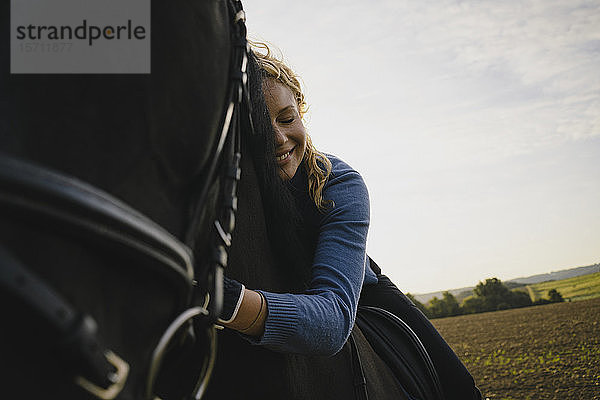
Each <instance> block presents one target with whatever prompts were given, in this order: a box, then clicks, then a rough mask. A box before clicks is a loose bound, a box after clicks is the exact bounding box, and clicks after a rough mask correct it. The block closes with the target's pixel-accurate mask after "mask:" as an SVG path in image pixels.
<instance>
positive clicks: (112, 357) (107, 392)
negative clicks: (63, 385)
mask: <svg viewBox="0 0 600 400" xmlns="http://www.w3.org/2000/svg"><path fill="white" fill-rule="evenodd" d="M104 357H106V359H107V360H108V362H110V363H111V364H112V365H113V366H114V367H115V368H116V369H117V371H116V372H115V373H114V374H112V376H111V377H110V378H111V379H110V380H111V381H112V382H113V384H112V385H110V386H109V387H107V388H106V389H105V388H102V387H100V386H98V385H95V384H93V383H92V382H90V381H88V380H87V379H85V378H84V377H82V376H77V377H76V378H75V383H77V384H78V385H79V386H81V387H82V388H83V389H85V390H87V391H88V392H90V393H91V394H93V395H94V396H96V397H97V398H99V399H102V400H112V399H114V398H115V397H117V395H118V394H119V393H120V392H121V390H123V387H124V386H125V382H126V381H127V375H129V364H128V363H127V362H126V361H124V360H123V359H122V358H121V357H119V356H118V355H116V354H115V353H113V352H112V351H110V350H108V351H106V352H105V353H104Z"/></svg>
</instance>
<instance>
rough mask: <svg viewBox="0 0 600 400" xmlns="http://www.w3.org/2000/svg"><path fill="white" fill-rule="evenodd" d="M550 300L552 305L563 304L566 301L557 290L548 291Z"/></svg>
mask: <svg viewBox="0 0 600 400" xmlns="http://www.w3.org/2000/svg"><path fill="white" fill-rule="evenodd" d="M548 300H550V302H552V303H562V302H563V301H565V299H564V298H563V297H562V294H560V292H559V291H558V290H556V289H550V290H548Z"/></svg>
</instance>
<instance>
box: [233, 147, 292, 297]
mask: <svg viewBox="0 0 600 400" xmlns="http://www.w3.org/2000/svg"><path fill="white" fill-rule="evenodd" d="M245 154H246V155H245V156H243V157H242V179H241V180H240V183H239V187H238V197H239V202H238V212H237V213H236V227H235V231H234V233H233V244H232V247H231V251H230V256H229V257H230V262H229V269H228V272H227V275H229V276H230V277H232V278H235V279H238V280H240V281H241V282H243V283H244V284H245V285H246V286H248V287H249V288H256V289H264V290H271V291H283V290H290V288H289V287H287V284H286V279H285V276H284V274H283V272H282V268H278V266H277V265H276V260H275V258H274V256H273V252H272V249H271V245H270V243H269V239H268V236H267V227H266V223H265V215H264V210H263V206H262V198H261V194H260V190H259V184H258V180H257V177H256V172H255V169H254V164H253V162H252V159H251V157H250V155H249V154H248V153H245Z"/></svg>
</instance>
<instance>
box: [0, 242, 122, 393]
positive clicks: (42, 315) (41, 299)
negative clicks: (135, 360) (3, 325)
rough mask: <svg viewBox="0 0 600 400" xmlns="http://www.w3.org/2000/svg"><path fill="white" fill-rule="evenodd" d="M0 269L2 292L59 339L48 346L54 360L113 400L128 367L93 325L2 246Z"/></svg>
mask: <svg viewBox="0 0 600 400" xmlns="http://www.w3.org/2000/svg"><path fill="white" fill-rule="evenodd" d="M0 267H1V268H0V286H1V287H2V288H3V290H4V291H6V292H7V293H10V294H11V295H12V296H13V297H14V298H16V299H18V300H19V301H21V302H22V303H25V304H26V305H27V306H28V308H29V309H30V310H32V311H33V314H35V315H34V316H35V317H37V318H39V319H41V320H43V321H45V322H46V325H47V326H48V329H49V331H48V332H45V333H46V335H48V336H52V337H57V338H59V340H57V341H53V342H52V343H51V344H50V345H54V346H55V347H56V348H55V349H54V350H56V354H57V357H59V358H60V359H61V361H65V360H66V361H67V362H68V364H69V365H70V366H71V367H72V368H71V369H72V370H73V371H79V372H80V373H82V375H79V376H77V377H76V379H75V381H76V383H77V384H78V385H79V386H81V387H82V388H84V389H85V390H87V391H88V392H90V393H92V394H93V395H94V396H96V397H98V398H100V399H107V400H110V399H113V398H115V397H116V396H117V395H118V394H119V392H120V391H121V390H122V389H123V386H124V385H125V382H126V380H127V374H128V372H129V365H128V364H127V363H126V362H125V361H123V360H122V359H121V358H120V357H118V356H117V355H116V354H114V353H113V352H112V351H110V350H109V349H107V348H106V347H105V346H103V344H102V340H101V339H100V337H99V335H98V326H97V324H96V321H94V319H93V318H92V317H90V316H89V315H87V314H83V313H80V312H78V311H77V310H75V309H74V308H73V307H72V306H71V305H70V304H69V303H67V302H66V301H65V300H64V299H63V298H62V297H61V296H60V295H59V294H58V293H57V292H56V291H55V290H54V289H52V288H51V287H50V286H49V285H48V284H47V283H46V282H44V281H43V280H42V279H40V278H38V277H37V276H36V275H35V274H34V273H33V272H31V271H30V270H28V269H27V268H26V267H25V266H24V265H23V264H22V263H21V262H19V261H18V260H17V259H16V258H15V257H14V256H13V255H12V254H11V253H9V252H8V250H7V249H5V248H4V246H2V245H0ZM27 318H29V319H30V318H31V315H28V316H27Z"/></svg>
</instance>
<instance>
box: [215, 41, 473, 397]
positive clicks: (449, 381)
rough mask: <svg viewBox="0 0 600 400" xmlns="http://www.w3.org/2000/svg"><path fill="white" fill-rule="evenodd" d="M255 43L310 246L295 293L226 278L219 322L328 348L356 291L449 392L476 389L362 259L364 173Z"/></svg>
mask: <svg viewBox="0 0 600 400" xmlns="http://www.w3.org/2000/svg"><path fill="white" fill-rule="evenodd" d="M258 47H260V49H261V50H264V51H265V52H264V53H261V52H258V51H257V52H256V53H255V54H256V57H257V59H258V63H259V65H260V68H261V70H262V73H263V75H264V77H265V78H266V79H264V82H263V93H264V98H265V102H266V105H267V108H268V111H269V118H270V121H271V124H272V126H273V131H274V135H275V145H276V151H275V155H276V162H277V165H278V168H279V176H280V178H281V179H282V180H283V181H286V182H287V183H288V188H289V189H290V191H291V193H292V195H293V197H294V199H295V202H296V205H297V206H298V209H299V211H300V214H301V217H302V222H303V226H304V228H305V231H306V232H308V234H307V240H306V243H305V246H306V248H308V249H309V251H310V252H311V254H313V255H314V256H313V258H312V260H313V261H312V268H311V271H310V281H309V282H308V284H307V288H306V290H305V291H303V292H302V293H299V294H292V293H272V292H267V291H261V290H249V289H247V288H245V287H244V285H242V284H241V283H239V282H237V281H235V280H232V279H226V280H225V307H224V312H223V314H222V318H221V320H220V322H221V323H222V324H223V325H224V326H226V327H227V328H230V329H234V330H236V331H238V332H240V333H242V334H244V335H245V337H246V338H247V339H248V340H249V341H251V342H252V343H254V344H257V345H263V346H267V347H268V348H270V349H272V350H276V351H282V352H292V353H302V354H321V355H332V354H335V353H336V352H338V351H339V350H340V349H341V348H342V346H343V345H344V343H345V342H346V340H347V339H348V336H349V335H350V331H351V330H352V327H353V326H354V320H355V317H356V312H357V307H358V303H359V300H360V302H361V304H365V305H369V304H372V305H376V306H379V307H382V308H385V309H387V310H388V311H391V312H392V313H394V314H396V315H398V316H399V317H400V318H402V319H403V320H404V321H405V322H407V323H408V324H409V325H411V327H412V328H413V330H415V331H416V333H417V334H418V335H419V336H420V338H421V340H422V341H423V342H424V344H425V346H426V347H427V349H428V350H429V351H430V353H431V356H432V359H433V361H434V363H435V364H436V368H437V369H438V373H439V375H440V379H441V380H442V385H443V387H444V390H445V395H446V398H447V399H455V398H456V399H469V398H479V395H478V391H477V389H476V388H475V385H474V382H473V379H472V377H471V376H470V375H469V373H468V371H467V370H466V369H465V367H464V366H463V365H462V363H461V362H460V360H458V358H457V357H456V355H455V354H454V353H453V352H452V350H451V349H450V348H449V347H448V345H447V344H446V343H445V341H444V340H443V339H442V338H441V337H440V336H439V334H438V333H437V331H436V330H435V328H433V326H432V325H431V324H430V323H429V321H428V320H427V318H426V317H425V316H423V314H422V313H420V312H419V311H418V310H417V309H416V307H415V306H414V305H413V304H412V303H411V302H410V300H408V299H407V298H406V296H404V295H403V294H402V293H401V292H400V291H399V290H398V289H397V288H396V287H395V286H394V285H393V283H392V282H391V281H390V280H389V279H388V278H387V277H386V276H384V275H382V274H381V270H380V269H379V267H377V265H376V264H375V263H372V262H370V259H369V258H368V257H367V255H366V239H367V233H368V227H369V198H368V192H367V189H366V186H365V184H364V181H363V180H362V178H361V176H360V175H359V174H358V172H356V171H355V170H354V169H352V168H351V167H350V166H348V165H347V164H346V163H344V162H343V161H342V160H340V159H338V158H337V157H335V156H332V155H325V154H323V153H321V152H319V151H317V150H316V149H315V147H314V146H313V144H312V142H311V139H310V137H309V136H308V134H307V132H306V129H305V127H304V125H303V122H302V118H303V116H304V114H305V112H306V108H307V106H306V102H305V100H304V95H303V93H302V90H301V86H300V83H299V81H298V78H297V76H296V75H295V74H294V73H293V71H292V70H291V69H290V68H289V67H287V66H286V65H285V64H284V63H283V62H282V61H281V60H279V59H277V58H275V57H273V56H272V54H271V52H270V51H269V48H268V47H267V46H266V45H262V44H261V45H258ZM361 290H362V295H361Z"/></svg>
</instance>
